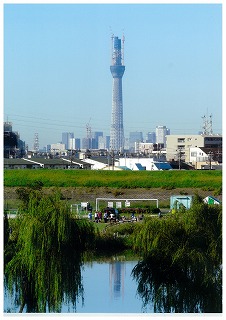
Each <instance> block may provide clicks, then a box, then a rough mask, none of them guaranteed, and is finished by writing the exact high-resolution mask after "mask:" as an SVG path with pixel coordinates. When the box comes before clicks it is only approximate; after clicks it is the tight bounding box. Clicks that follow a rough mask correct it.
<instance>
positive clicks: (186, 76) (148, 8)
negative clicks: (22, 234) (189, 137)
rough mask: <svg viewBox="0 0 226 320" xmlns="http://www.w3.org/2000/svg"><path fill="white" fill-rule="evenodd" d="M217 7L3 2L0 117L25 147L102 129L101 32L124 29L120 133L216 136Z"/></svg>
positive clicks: (106, 111) (105, 66)
mask: <svg viewBox="0 0 226 320" xmlns="http://www.w3.org/2000/svg"><path fill="white" fill-rule="evenodd" d="M221 9H222V8H221V4H187V5H185V4H50V5H46V4H36V5H35V4H5V6H4V46H3V47H4V120H5V121H6V120H7V119H8V121H11V122H12V123H13V130H15V131H18V132H19V133H20V137H21V139H22V140H25V142H26V143H27V144H28V145H29V147H30V148H32V147H33V141H34V134H35V133H36V132H37V133H38V134H39V144H40V147H43V146H45V145H46V144H50V143H56V142H60V141H61V134H62V132H64V131H68V132H74V133H75V136H76V137H78V138H82V137H85V136H86V124H87V123H89V124H90V126H91V128H92V131H93V132H94V131H103V132H104V134H105V135H110V122H111V99H112V76H111V73H110V64H111V35H112V33H113V34H114V35H116V36H119V37H120V38H121V37H122V35H123V33H124V35H125V54H124V56H125V67H126V70H125V74H124V76H123V109H124V130H125V136H126V137H128V136H129V132H131V131H142V132H143V134H144V137H145V135H146V133H147V132H150V131H155V127H156V126H157V125H166V126H167V127H168V128H170V130H171V134H197V133H198V132H199V131H201V130H202V125H203V120H202V117H203V116H204V115H211V114H212V121H213V131H214V133H222V19H221V16H222V12H221Z"/></svg>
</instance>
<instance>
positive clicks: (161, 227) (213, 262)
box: [132, 197, 222, 313]
mask: <svg viewBox="0 0 226 320" xmlns="http://www.w3.org/2000/svg"><path fill="white" fill-rule="evenodd" d="M134 247H135V249H137V250H139V252H140V253H142V255H143V257H144V259H143V261H141V262H139V263H138V264H137V266H135V268H134V270H133V272H132V274H133V276H134V278H135V279H136V280H137V282H138V293H139V294H140V296H141V297H142V298H143V303H144V306H147V305H148V304H149V303H150V302H152V303H154V309H155V312H205V313H206V312H208V313H210V312H214V313H216V312H222V272H221V265H222V207H221V206H218V205H215V206H209V205H208V204H204V203H203V202H202V201H201V199H200V198H199V197H197V198H195V200H194V203H193V206H192V208H191V209H189V210H187V211H186V212H183V213H182V212H179V213H178V214H175V215H171V216H169V217H165V218H162V219H158V218H156V219H155V218H151V219H148V220H146V221H145V222H144V224H143V225H142V227H141V230H140V232H137V233H136V237H135V241H134Z"/></svg>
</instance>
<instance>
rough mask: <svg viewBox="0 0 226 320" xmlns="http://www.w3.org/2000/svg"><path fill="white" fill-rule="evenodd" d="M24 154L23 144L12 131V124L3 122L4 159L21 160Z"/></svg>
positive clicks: (17, 134) (18, 136)
mask: <svg viewBox="0 0 226 320" xmlns="http://www.w3.org/2000/svg"><path fill="white" fill-rule="evenodd" d="M25 153H26V151H25V142H24V141H22V140H20V135H19V133H18V132H13V131H12V122H8V121H7V122H4V158H21V157H23V156H24V155H25Z"/></svg>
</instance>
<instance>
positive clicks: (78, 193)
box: [4, 187, 222, 203]
mask: <svg viewBox="0 0 226 320" xmlns="http://www.w3.org/2000/svg"><path fill="white" fill-rule="evenodd" d="M16 189H17V188H9V187H5V188H4V200H5V201H6V200H14V199H17V193H16ZM52 190H54V188H44V191H45V192H46V193H49V192H51V191H52ZM59 190H60V191H61V193H62V195H63V197H64V198H67V199H68V200H69V201H70V202H73V203H79V202H83V201H85V202H90V203H95V201H96V198H112V199H113V198H116V199H149V198H154V199H158V200H159V201H160V202H167V201H168V203H169V201H170V196H172V195H183V194H184V195H194V194H196V193H198V194H199V195H200V196H201V197H203V198H205V197H206V196H208V195H212V196H214V192H213V191H204V190H201V189H187V188H183V189H182V188H180V189H172V190H165V189H161V188H152V189H143V188H137V189H113V188H59ZM216 198H217V199H219V200H222V196H216Z"/></svg>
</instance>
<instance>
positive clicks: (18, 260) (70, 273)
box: [5, 191, 94, 312]
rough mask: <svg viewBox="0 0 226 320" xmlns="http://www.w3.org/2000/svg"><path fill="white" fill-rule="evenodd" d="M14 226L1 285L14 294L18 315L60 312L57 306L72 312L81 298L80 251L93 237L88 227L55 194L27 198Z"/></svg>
mask: <svg viewBox="0 0 226 320" xmlns="http://www.w3.org/2000/svg"><path fill="white" fill-rule="evenodd" d="M17 223H18V229H17V235H16V236H15V237H16V241H15V243H16V245H15V246H16V247H15V248H16V250H15V254H14V255H12V257H11V258H9V257H8V256H9V255H10V254H8V256H7V253H6V257H7V260H9V261H6V267H5V274H6V282H5V285H6V287H8V288H9V290H11V293H13V292H14V290H15V291H16V296H15V303H17V305H18V306H20V312H23V310H26V312H48V311H49V312H60V310H61V305H62V302H65V303H69V302H70V303H72V304H73V307H74V308H75V307H76V301H77V298H78V296H83V286H82V282H81V264H82V252H83V251H84V249H85V247H86V244H87V242H88V241H89V240H90V241H91V242H92V239H93V236H94V233H93V229H92V228H91V224H87V223H85V222H83V221H78V220H76V219H74V218H73V217H72V216H71V213H70V209H69V207H68V205H67V204H66V203H65V202H63V201H61V200H60V195H59V194H53V195H48V196H46V195H43V194H41V193H40V191H34V192H32V193H31V194H30V195H29V202H28V205H27V208H26V210H24V213H23V214H21V217H20V218H19V219H18V221H17ZM15 229H16V228H15ZM9 247H10V246H9ZM9 247H8V248H9ZM8 250H9V249H8ZM6 251H7V245H6Z"/></svg>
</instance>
